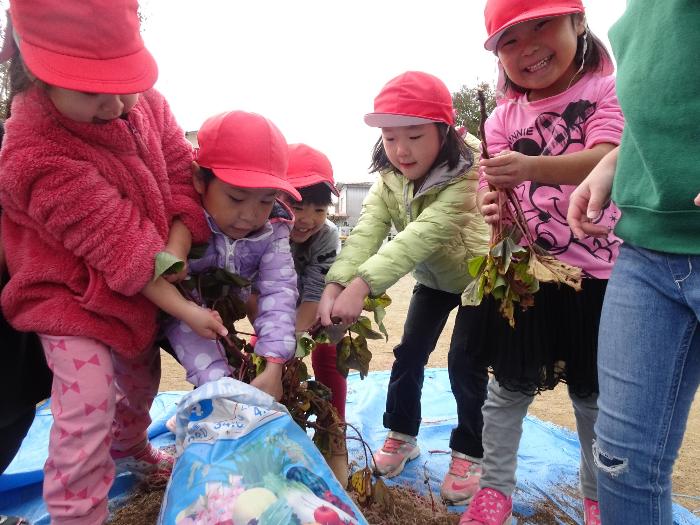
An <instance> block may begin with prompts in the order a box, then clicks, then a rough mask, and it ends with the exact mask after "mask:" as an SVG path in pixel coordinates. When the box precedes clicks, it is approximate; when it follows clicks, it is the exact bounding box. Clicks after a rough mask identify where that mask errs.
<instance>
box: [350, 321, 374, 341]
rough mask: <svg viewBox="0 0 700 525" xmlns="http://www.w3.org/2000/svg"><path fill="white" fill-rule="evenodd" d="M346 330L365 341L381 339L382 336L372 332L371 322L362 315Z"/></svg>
mask: <svg viewBox="0 0 700 525" xmlns="http://www.w3.org/2000/svg"><path fill="white" fill-rule="evenodd" d="M348 330H349V331H350V332H353V333H355V334H357V335H358V336H362V337H365V338H367V339H382V334H380V333H379V332H375V331H374V330H372V321H370V320H369V317H365V316H364V315H361V316H360V317H359V318H358V319H357V321H356V322H354V323H353V324H351V325H350V326H348Z"/></svg>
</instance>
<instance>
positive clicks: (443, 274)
mask: <svg viewBox="0 0 700 525" xmlns="http://www.w3.org/2000/svg"><path fill="white" fill-rule="evenodd" d="M465 140H466V142H467V144H468V146H469V148H470V149H471V150H472V156H473V158H474V161H473V165H471V166H470V165H469V164H468V163H467V162H466V161H463V162H462V163H460V165H458V166H457V167H456V168H455V169H453V170H451V171H449V170H448V168H447V165H441V166H438V167H436V168H434V169H433V170H432V171H431V172H430V173H429V174H428V176H427V178H426V179H425V181H424V183H423V186H422V187H421V188H420V190H419V191H418V193H417V194H416V195H413V182H411V181H409V180H408V179H406V178H405V177H404V176H403V175H401V174H399V173H396V172H394V171H392V170H387V171H385V172H383V173H381V174H380V176H379V180H377V182H375V183H374V184H373V185H372V187H371V188H370V190H369V195H367V197H366V198H365V201H364V202H363V203H362V212H361V214H360V219H359V221H358V223H357V225H356V226H355V227H354V228H353V230H352V232H351V233H350V235H349V236H348V239H347V241H346V243H345V246H344V247H343V249H342V250H341V251H340V254H339V255H338V257H337V259H336V261H335V263H333V266H331V269H330V270H329V272H328V275H327V276H326V282H335V283H339V284H342V285H343V286H346V285H347V284H349V283H350V281H352V280H353V278H355V277H358V276H359V277H361V278H362V279H364V280H365V281H366V282H367V284H368V285H369V287H370V290H371V292H370V293H371V295H379V294H381V293H383V292H384V291H386V289H387V288H389V287H390V286H391V285H393V284H394V283H395V282H396V281H398V280H399V279H400V278H401V277H403V276H404V275H406V274H407V273H409V272H410V271H413V275H414V277H415V278H416V280H417V281H418V282H419V283H421V284H424V285H425V286H428V287H430V288H433V289H436V290H441V291H445V292H451V293H462V291H463V290H464V288H465V287H466V286H467V284H468V271H467V261H468V259H470V258H471V257H474V256H477V255H484V254H486V252H487V251H488V240H489V230H488V227H487V225H486V224H485V223H484V220H483V218H482V216H481V214H480V213H479V210H478V208H477V205H476V192H477V184H478V160H477V159H478V158H479V141H478V139H477V138H476V137H474V136H472V135H467V138H466V139H465ZM412 195H413V197H411V196H412ZM392 223H393V225H394V227H395V228H396V230H397V231H398V232H399V233H398V235H396V237H394V238H393V239H392V240H391V241H389V242H387V243H386V244H384V245H383V246H382V241H383V240H384V239H385V238H386V237H387V235H388V233H389V229H390V228H391V224H392Z"/></svg>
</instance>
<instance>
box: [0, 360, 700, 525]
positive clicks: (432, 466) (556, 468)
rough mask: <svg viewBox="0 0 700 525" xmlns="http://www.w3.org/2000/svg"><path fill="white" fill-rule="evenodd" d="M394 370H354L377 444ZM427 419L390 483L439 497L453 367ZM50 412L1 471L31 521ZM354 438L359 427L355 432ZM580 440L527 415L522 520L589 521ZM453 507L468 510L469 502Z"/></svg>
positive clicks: (355, 421) (430, 402) (115, 502)
mask: <svg viewBox="0 0 700 525" xmlns="http://www.w3.org/2000/svg"><path fill="white" fill-rule="evenodd" d="M388 380H389V374H388V373H387V372H373V373H371V374H369V376H368V377H366V378H365V379H364V380H360V378H359V376H357V375H351V376H350V377H349V378H348V399H347V403H348V406H347V413H346V417H347V419H348V422H349V423H351V424H352V425H354V426H355V427H357V429H358V430H359V431H360V432H361V433H362V435H363V437H364V438H365V440H366V441H367V443H368V444H369V445H370V447H372V448H373V449H374V448H376V447H378V446H380V445H381V443H382V442H383V440H384V437H385V436H386V430H385V429H384V428H383V426H382V414H383V412H384V402H385V399H386V386H387V382H388ZM182 394H183V393H182V392H164V393H161V394H159V395H158V397H157V398H156V400H155V402H154V404H153V407H152V409H151V417H152V418H153V423H152V424H151V426H150V428H149V435H150V436H151V438H152V440H153V442H154V444H155V445H156V446H161V447H162V446H166V445H171V444H174V442H175V438H174V436H173V435H172V434H170V433H169V432H168V431H167V430H166V429H165V421H167V419H168V417H170V416H171V415H172V414H174V413H175V406H176V404H177V402H178V400H179V399H180V398H181V397H182ZM422 412H423V423H422V425H421V429H420V434H419V436H418V441H419V445H420V447H421V451H422V454H421V455H420V456H419V457H418V459H416V460H414V461H412V462H410V463H409V464H408V465H407V466H406V469H405V470H404V472H403V473H402V474H401V475H399V476H397V477H396V478H393V479H392V480H389V483H398V484H407V485H410V486H411V487H414V488H419V489H423V490H427V486H428V485H426V484H424V480H425V479H426V478H427V479H428V480H429V487H430V490H431V491H432V493H433V495H434V496H435V497H436V498H437V497H439V491H440V483H441V482H442V477H443V475H444V473H445V472H446V471H447V467H448V464H449V439H450V431H451V430H452V427H453V426H454V425H455V424H456V409H455V401H454V398H453V396H452V393H451V391H450V383H449V380H448V377H447V371H446V370H444V369H429V370H426V376H425V383H424V386H423V398H422ZM50 425H51V414H50V412H49V411H48V409H47V408H46V407H42V408H41V409H40V410H39V411H38V414H37V418H36V419H35V421H34V424H33V425H32V428H31V430H30V432H29V434H28V436H27V438H26V440H25V442H24V444H23V445H22V448H21V449H20V452H19V454H18V455H17V457H16V458H15V460H14V461H13V463H12V464H11V465H10V466H9V467H8V470H7V471H6V473H5V474H4V475H2V476H0V513H2V514H14V515H22V516H25V517H26V518H28V519H30V520H31V521H32V523H36V524H47V525H48V523H49V520H48V516H47V514H46V507H45V506H44V504H43V502H42V500H41V479H42V476H43V473H42V467H43V463H44V461H45V459H46V453H47V446H48V433H49V428H50ZM348 435H350V436H352V435H353V431H352V430H348ZM348 448H349V450H350V456H351V460H354V461H356V462H357V463H358V464H361V465H364V453H363V452H362V447H361V445H360V444H359V443H358V442H357V441H354V440H351V441H349V443H348ZM578 462H579V446H578V441H577V439H576V435H575V434H573V433H572V432H570V431H568V430H566V429H563V428H561V427H558V426H556V425H553V424H551V423H547V422H543V421H541V420H539V419H537V418H534V417H528V418H527V419H526V420H525V422H524V425H523V438H522V441H521V443H520V450H519V453H518V471H517V477H518V487H517V490H516V493H515V497H514V505H515V511H516V512H517V513H518V514H520V515H521V516H523V517H524V518H522V519H520V520H518V523H519V524H521V525H523V524H525V523H536V521H532V520H528V519H527V516H532V517H533V520H534V516H535V514H536V513H537V512H538V511H541V510H542V509H543V508H545V509H547V512H549V513H550V514H552V515H554V516H555V517H556V521H557V523H571V522H574V523H578V524H582V523H583V516H582V508H581V507H582V504H581V500H580V498H579V496H578ZM133 484H134V479H133V478H132V476H130V475H128V474H126V475H122V476H119V477H118V478H117V480H116V481H115V484H114V487H113V488H112V491H111V492H110V498H111V506H112V507H116V506H119V505H121V504H123V503H124V500H125V498H126V497H127V496H128V493H129V490H130V489H131V488H132V487H133ZM673 509H674V524H676V525H700V518H698V517H696V516H694V515H693V514H692V513H691V512H689V511H688V510H686V509H684V508H683V507H681V506H680V505H675V504H674V507H673ZM452 510H454V511H455V512H461V511H463V510H464V508H463V507H454V508H453V509H452Z"/></svg>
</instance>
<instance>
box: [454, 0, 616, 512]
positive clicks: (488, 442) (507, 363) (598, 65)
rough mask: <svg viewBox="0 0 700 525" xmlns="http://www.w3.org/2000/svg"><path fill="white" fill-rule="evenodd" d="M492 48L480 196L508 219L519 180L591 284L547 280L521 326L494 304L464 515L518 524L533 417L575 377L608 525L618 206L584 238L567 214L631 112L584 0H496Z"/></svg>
mask: <svg viewBox="0 0 700 525" xmlns="http://www.w3.org/2000/svg"><path fill="white" fill-rule="evenodd" d="M485 15H486V27H487V31H488V34H489V37H488V39H487V41H486V44H485V47H486V49H488V50H490V51H493V52H494V53H496V55H497V56H498V60H499V65H500V66H501V68H502V71H503V73H504V82H503V84H502V85H501V86H500V87H501V88H502V90H503V99H502V100H501V101H500V102H499V105H498V106H497V107H496V109H495V110H494V112H493V113H492V114H491V116H490V117H489V119H488V121H487V122H486V126H485V132H486V143H487V144H488V150H489V151H488V153H489V154H490V155H491V158H490V159H482V161H481V167H482V178H481V180H480V188H479V202H480V206H481V212H482V214H483V215H484V219H485V220H486V222H487V223H489V224H497V223H498V221H499V215H500V209H499V207H498V193H497V192H496V191H492V190H491V189H490V188H493V187H495V188H498V189H505V188H512V189H513V191H514V193H515V196H516V198H517V199H518V200H519V202H520V206H521V207H522V209H523V211H524V214H525V217H526V219H527V225H528V229H529V231H530V234H531V235H532V237H533V238H534V239H535V240H536V243H537V245H538V246H540V247H541V248H543V249H545V250H547V251H549V253H550V254H552V255H554V256H555V257H557V259H559V260H561V261H563V262H565V263H567V264H570V265H573V266H577V267H579V268H581V269H582V273H583V277H584V279H583V283H582V287H581V288H582V289H581V291H579V292H576V291H575V290H574V289H573V288H570V287H568V286H562V287H559V286H558V285H557V284H554V283H542V284H540V289H539V291H538V292H537V294H536V296H535V305H534V306H533V307H531V308H528V309H527V310H525V311H522V310H520V309H518V310H517V311H516V312H515V328H511V327H510V326H509V324H508V322H507V321H506V320H505V319H504V318H503V316H502V315H501V314H500V312H499V311H498V304H497V302H496V301H495V300H493V298H489V299H488V300H487V301H486V302H485V305H486V312H485V316H486V317H485V320H484V323H483V330H484V337H483V340H482V342H481V343H480V344H479V347H480V351H482V352H483V353H484V355H485V356H486V358H487V359H488V362H489V364H490V365H491V367H492V370H493V373H494V376H493V378H492V379H491V380H490V381H489V385H488V397H487V399H486V402H485V403H484V408H483V416H484V434H483V442H484V459H483V463H482V464H483V474H482V478H481V487H482V488H481V489H480V490H479V492H478V493H477V495H476V496H475V497H474V500H473V501H472V503H471V505H470V506H469V509H467V512H465V514H464V515H463V516H462V518H461V521H460V523H461V524H462V525H477V524H480V525H502V524H506V523H510V518H511V513H512V499H511V498H512V494H513V491H514V490H515V472H516V467H517V452H518V446H519V443H520V436H521V434H522V422H523V419H524V418H525V415H526V414H527V410H528V407H529V406H530V403H532V400H533V396H534V395H535V394H536V393H537V392H539V391H542V390H549V389H553V388H555V387H556V385H557V384H558V383H559V382H565V383H567V386H568V390H569V396H570V398H571V401H572V404H573V407H574V413H575V416H576V427H577V431H578V435H579V439H580V442H581V468H580V483H581V492H582V496H583V500H584V501H583V507H584V513H585V518H584V521H585V524H586V525H600V518H599V512H598V503H597V491H596V472H595V465H594V460H593V455H592V443H593V438H594V433H593V425H594V423H595V420H596V417H597V414H598V407H597V404H596V400H597V397H598V376H597V371H596V355H597V354H596V345H597V337H598V322H599V319H600V309H601V305H602V302H603V295H604V293H605V287H606V284H607V279H608V276H609V275H610V272H611V270H612V267H613V264H614V262H615V258H616V256H617V252H618V248H619V240H618V239H617V238H616V237H615V236H614V235H611V234H609V229H608V227H610V226H611V225H612V224H614V221H615V217H616V214H617V213H618V211H617V208H615V206H614V205H610V204H609V205H608V206H606V207H605V209H604V210H603V211H602V213H601V214H600V216H599V217H597V218H596V223H597V224H599V225H601V226H603V227H604V228H605V229H606V232H608V234H607V235H605V236H604V237H602V238H600V239H595V238H593V237H583V238H581V239H576V238H574V236H573V233H572V231H571V228H569V225H568V223H567V221H566V210H567V205H568V202H569V197H570V195H571V193H572V192H573V191H574V189H575V188H576V185H577V184H579V183H580V182H581V181H582V180H583V179H584V178H585V177H586V175H587V174H588V173H589V172H590V171H591V170H592V169H593V167H594V166H595V165H596V163H597V162H598V161H599V160H600V159H601V158H602V157H603V156H604V155H605V154H606V153H607V152H608V151H610V150H612V149H613V148H614V147H615V145H617V144H618V143H619V141H620V138H621V134H622V127H623V120H622V113H621V111H620V107H619V105H618V102H617V98H616V96H615V79H614V78H613V77H612V75H611V73H612V67H611V64H610V60H609V57H608V54H607V52H606V51H605V48H604V47H603V45H602V43H601V42H600V41H599V40H598V39H597V38H595V37H594V36H593V35H592V34H591V32H590V30H589V29H588V26H587V25H586V19H585V16H584V10H583V5H582V4H581V2H580V0H546V1H545V0H541V1H539V2H531V1H526V0H488V2H487V3H486V11H485Z"/></svg>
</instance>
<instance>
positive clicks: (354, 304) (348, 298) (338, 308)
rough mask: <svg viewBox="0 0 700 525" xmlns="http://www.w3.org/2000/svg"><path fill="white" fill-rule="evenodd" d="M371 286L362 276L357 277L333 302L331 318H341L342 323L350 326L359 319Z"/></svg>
mask: <svg viewBox="0 0 700 525" xmlns="http://www.w3.org/2000/svg"><path fill="white" fill-rule="evenodd" d="M369 291H370V290H369V286H368V285H367V283H366V282H365V281H364V279H361V278H360V277H355V278H354V279H353V280H352V282H351V283H350V284H349V285H348V287H347V288H345V290H343V292H342V293H341V294H340V295H339V296H338V298H337V299H336V300H335V303H333V310H332V311H331V319H333V320H339V321H340V324H342V325H346V326H349V325H351V324H353V323H354V322H355V321H357V318H358V317H360V314H361V313H362V307H363V306H364V304H365V297H367V296H368V295H369Z"/></svg>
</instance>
